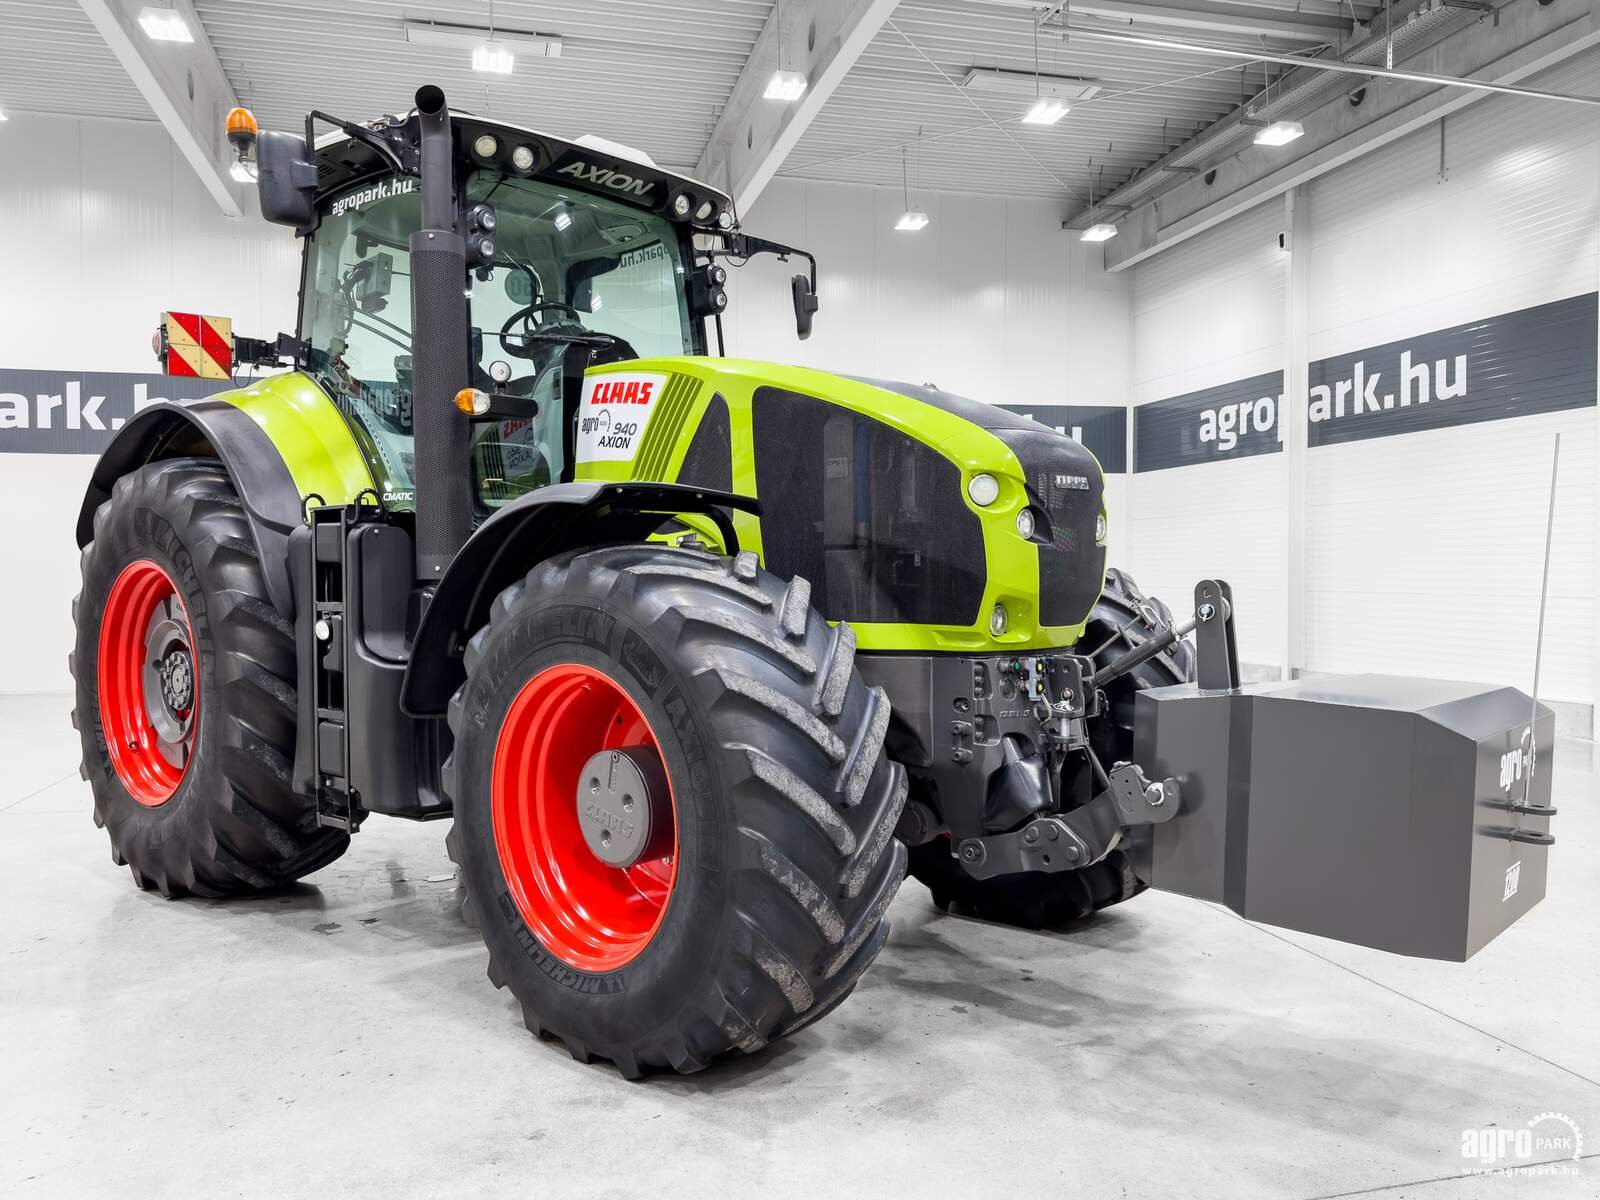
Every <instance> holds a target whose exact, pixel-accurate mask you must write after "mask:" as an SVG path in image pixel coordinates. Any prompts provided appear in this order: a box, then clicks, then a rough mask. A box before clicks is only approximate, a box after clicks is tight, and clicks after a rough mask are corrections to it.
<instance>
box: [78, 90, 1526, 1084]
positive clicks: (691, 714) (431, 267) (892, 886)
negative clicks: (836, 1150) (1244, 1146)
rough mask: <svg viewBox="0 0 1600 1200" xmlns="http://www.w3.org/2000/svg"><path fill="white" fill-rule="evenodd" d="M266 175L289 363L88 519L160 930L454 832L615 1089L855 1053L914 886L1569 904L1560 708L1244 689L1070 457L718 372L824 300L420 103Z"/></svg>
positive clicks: (471, 877) (1311, 904)
mask: <svg viewBox="0 0 1600 1200" xmlns="http://www.w3.org/2000/svg"><path fill="white" fill-rule="evenodd" d="M319 130H320V132H319ZM228 133H229V137H230V139H231V140H233V142H234V143H235V145H236V146H237V147H238V149H239V152H240V155H241V157H244V156H245V155H249V156H252V157H253V159H254V161H255V163H256V166H257V169H258V192H259V200H260V209H261V214H262V216H263V217H264V218H265V219H266V220H268V221H271V222H276V223H279V224H282V225H285V226H289V227H292V228H293V229H294V230H295V231H296V233H297V234H298V236H299V238H300V240H301V243H302V247H303V266H302V275H301V284H300V294H299V318H298V326H297V328H296V330H295V331H294V332H293V333H285V334H279V335H278V336H277V337H276V338H274V339H270V340H269V339H264V338H263V339H252V338H248V337H238V338H235V339H234V342H233V346H232V350H233V353H234V359H235V361H236V362H238V363H247V364H253V365H256V366H261V367H276V366H284V367H288V368H289V369H288V370H285V371H282V372H281V373H277V374H270V375H266V376H261V377H256V378H253V379H251V380H248V381H246V382H245V383H244V384H243V385H242V386H237V387H235V388H234V389H233V390H229V391H223V392H221V393H218V394H214V395H211V396H208V397H206V398H204V399H201V400H196V401H183V402H176V403H166V402H163V403H157V404H153V405H150V406H148V407H146V408H144V409H142V410H141V411H139V412H138V413H137V414H136V416H135V417H134V418H133V419H131V420H130V421H128V422H127V424H126V425H125V426H124V427H123V428H122V429H121V430H120V432H119V433H118V434H117V436H116V437H115V439H114V441H113V442H112V443H111V445H110V447H109V448H108V449H107V450H106V451H105V452H104V454H103V456H102V457H101V459H100V460H99V462H98V464H97V465H96V468H95V470H94V473H93V477H92V480H91V482H90V484H89V487H88V491H87V495H86V496H85V499H84V503H83V507H82V511H81V514H80V517H79V522H78V527H77V540H78V543H79V546H80V549H81V565H82V591H81V593H80V595H79V596H78V598H77V600H76V601H75V602H74V607H73V615H74V621H75V624H76V631H77V632H76V645H75V649H74V651H73V653H72V655H71V660H70V661H71V666H72V670H73V674H74V678H75V685H76V706H75V710H74V724H75V726H76V727H77V728H78V730H79V731H80V736H81V742H82V750H83V768H82V769H83V774H84V777H85V779H87V780H88V782H89V784H90V785H91V788H92V791H93V795H94V815H95V820H96V822H97V824H99V825H101V826H102V827H103V828H104V829H105V830H106V832H107V834H108V835H109V837H110V841H111V849H112V859H113V861H114V862H116V863H117V864H120V865H126V866H127V867H128V868H129V870H130V871H131V873H132V876H133V879H134V882H135V883H136V884H138V885H139V886H140V887H141V888H146V889H155V890H158V891H159V892H160V893H161V894H162V895H164V896H168V897H177V896H184V895H192V896H201V897H221V896H231V895H239V894H249V893H257V892H261V891H266V890H269V889H275V888H281V887H283V886H285V885H288V884H290V883H291V882H293V881H295V880H299V879H301V878H303V877H304V876H306V875H309V874H311V873H312V872H315V871H317V870H318V869H319V868H322V867H324V866H326V865H328V864H329V863H331V862H332V861H333V860H335V859H337V858H338V857H339V856H340V855H341V854H343V853H344V852H345V851H346V849H347V848H348V847H349V845H350V840H351V837H352V835H354V834H355V833H356V832H357V831H358V830H359V829H360V827H361V825H362V823H363V821H364V820H365V819H366V818H367V817H369V816H371V815H373V814H385V815H388V816H394V817H403V818H406V819H409V820H415V821H432V820H439V819H451V820H452V821H453V824H452V825H451V828H450V832H449V834H448V836H447V838H446V844H447V847H448V849H449V853H450V856H451V858H452V859H453V860H454V861H455V862H456V864H457V865H458V867H459V880H460V887H461V892H462V897H463V899H462V911H463V915H464V917H465V919H466V920H467V921H468V922H469V923H470V924H472V925H473V926H474V927H475V928H477V929H478V930H479V931H480V933H481V936H482V938H483V941H484V943H485V945H486V946H487V949H488V963H489V965H488V974H489V978H490V980H491V981H492V982H493V983H494V984H495V985H496V986H498V987H504V988H509V989H510V991H511V993H512V994H513V996H514V997H515V998H516V1000H517V1001H518V1002H519V1004H520V1006H521V1008H522V1011H523V1013H524V1016H525V1020H526V1024H527V1026H528V1028H529V1029H530V1030H532V1031H533V1032H534V1033H536V1034H541V1035H545V1036H549V1037H552V1038H558V1039H560V1041H561V1042H562V1043H564V1045H565V1047H566V1048H567V1050H568V1051H569V1052H570V1053H571V1054H572V1055H573V1056H574V1057H576V1058H578V1059H580V1060H583V1061H589V1060H590V1059H591V1058H601V1059H605V1060H609V1061H610V1062H612V1063H614V1064H615V1065H616V1067H617V1068H618V1069H620V1071H621V1072H622V1073H623V1074H624V1075H626V1076H628V1077H636V1076H638V1075H640V1074H643V1073H645V1072H647V1071H651V1070H660V1069H670V1070H675V1071H681V1072H686V1071H694V1070H698V1069H700V1068H703V1067H705V1066H707V1065H708V1064H709V1063H711V1062H712V1061H713V1060H716V1059H718V1058H719V1057H721V1056H723V1055H726V1054H730V1053H735V1052H747V1053H748V1052H753V1051H756V1050H758V1049H760V1048H761V1047H762V1046H764V1045H766V1044H767V1043H768V1042H769V1041H771V1040H773V1039H776V1038H779V1037H782V1036H785V1035H788V1034H791V1033H793V1032H795V1031H796V1030H799V1029H801V1028H803V1027H805V1026H807V1025H809V1024H810V1023H812V1022H814V1021H816V1020H818V1019H819V1018H821V1017H822V1016H824V1015H826V1014H827V1013H828V1012H830V1011H831V1010H832V1009H834V1008H835V1007H836V1006H838V1005H839V1004H840V1003H841V1002H843V1001H844V1000H845V998H846V997H847V996H848V995H849V994H850V992H851V990H852V989H853V988H854V987H855V985H856V984H857V982H858V981H859V980H860V979H861V977H862V974H863V972H864V971H866V969H867V967H868V966H869V964H871V963H872V961H873V959H874V958H875V957H876V956H877V955H878V953H879V952H880V950H882V948H883V946H884V942H885V939H886V937H887V935H888V929H889V923H888V920H887V913H888V911H889V907H890V902H891V901H892V900H893V899H894V897H895V894H896V891H897V889H898V888H899V886H900V883H901V881H902V879H903V877H904V876H905V875H906V874H907V873H908V871H909V873H910V874H911V875H912V876H914V877H916V878H917V879H919V880H921V881H922V882H923V883H925V884H926V885H927V886H928V888H929V889H930V891H931V893H932V897H933V900H934V903H935V904H936V905H938V906H939V907H941V908H945V909H949V910H953V911H957V912H964V913H968V914H970V915H974V916H977V917H981V918H986V919H990V920H995V921H1004V922H1010V923H1014V924H1020V925H1025V926H1031V927H1039V926H1044V925H1055V924H1059V923H1063V922H1070V921H1073V920H1076V919H1078V918H1082V917H1085V916H1087V915H1088V914H1090V913H1092V912H1094V911H1095V910H1097V909H1101V908H1104V907H1105V906H1108V905H1113V904H1118V903H1121V902H1123V901H1126V900H1128V899H1129V898H1130V897H1132V896H1134V895H1135V894H1137V893H1138V892H1140V891H1142V890H1143V889H1144V888H1146V887H1147V886H1155V887H1164V888H1168V889H1171V890H1175V891H1180V892H1184V893H1187V894H1190V895H1195V896H1201V897H1205V898H1208V899H1213V900H1216V901H1219V902H1221V903H1225V904H1227V905H1228V906H1229V907H1231V908H1233V909H1234V910H1235V911H1237V912H1240V913H1241V914H1243V915H1245V916H1247V917H1250V918H1252V919H1257V920H1262V921H1267V922H1271V923H1275V924H1279V925H1283V926H1287V927H1289V928H1294V929H1301V930H1307V931H1310V932H1313V933H1319V934H1323V935H1325V936H1330V937H1336V938H1342V939H1344V940H1346V941H1352V942H1358V943H1362V944H1367V945H1373V946H1379V947H1382V948H1384V949H1389V950H1393V951H1396V952H1399V953H1406V954H1415V955H1423V956H1429V957H1437V958H1447V959H1462V958H1465V957H1466V956H1467V955H1469V954H1471V953H1473V952H1474V951H1475V950H1476V949H1478V948H1479V947H1480V946H1481V945H1483V944H1484V943H1485V942H1487V941H1488V940H1489V939H1490V938H1492V937H1494V936H1496V935H1497V934H1498V933H1499V932H1501V931H1502V930H1503V929H1505V928H1506V927H1507V926H1509V925H1510V924H1511V922H1512V921H1513V920H1514V919H1515V918H1516V917H1517V916H1519V915H1520V914H1521V913H1523V912H1525V911H1527V909H1529V908H1530V907H1532V905H1533V904H1534V903H1536V902H1537V901H1538V899H1539V898H1540V897H1542V895H1543V891H1544V871H1545V855H1546V847H1547V846H1548V844H1549V842H1550V840H1551V839H1550V836H1549V834H1548V832H1547V830H1548V824H1549V819H1550V816H1551V815H1552V813H1553V809H1551V808H1550V806H1549V804H1548V799H1549V794H1550V785H1549V773H1548V771H1547V770H1541V769H1537V767H1538V764H1539V762H1540V759H1541V756H1542V757H1543V758H1544V759H1545V761H1548V750H1549V746H1550V742H1551V734H1552V718H1551V714H1550V712H1549V710H1548V709H1545V708H1543V707H1541V706H1537V705H1533V704H1530V702H1529V701H1528V699H1527V697H1525V696H1523V695H1521V693H1518V692H1515V691H1513V690H1512V689H1508V688H1482V687H1475V686H1472V685H1464V684H1444V683H1433V682H1429V681H1418V680H1396V679H1389V678H1385V677H1375V676H1361V677H1355V678H1343V679H1333V680H1328V679H1301V680H1292V681H1287V682H1279V683H1271V684H1249V685H1242V684H1241V682H1240V678H1239V664H1238V660H1237V654H1236V650H1235V646H1234V633H1233V630H1234V625H1233V621H1234V606H1233V596H1232V592H1231V589H1230V588H1229V587H1228V585H1227V584H1226V583H1224V582H1222V581H1220V580H1215V579H1207V580H1202V581H1200V582H1199V583H1198V584H1197V585H1196V591H1195V598H1194V607H1193V611H1192V613H1191V612H1187V611H1186V612H1185V615H1184V616H1183V618H1182V619H1181V620H1179V619H1177V618H1175V617H1174V615H1173V613H1172V612H1171V611H1170V610H1169V609H1168V608H1167V607H1166V606H1165V605H1163V604H1161V603H1160V602H1158V601H1156V600H1154V599H1152V598H1150V597H1147V596H1145V595H1143V594H1142V593H1141V592H1140V591H1139V589H1138V588H1137V587H1136V586H1135V585H1134V583H1133V582H1132V580H1131V579H1129V578H1128V577H1127V576H1126V575H1125V574H1123V573H1121V572H1119V571H1116V570H1107V568H1106V516H1105V509H1104V504H1103V491H1104V481H1103V478H1102V475H1101V471H1100V467H1099V464H1098V463H1097V462H1096V460H1095V458H1094V457H1093V456H1092V455H1091V454H1090V453H1089V452H1088V451H1087V450H1086V449H1085V448H1084V447H1083V446H1082V445H1080V444H1079V443H1078V442H1077V441H1075V440H1073V439H1072V438H1070V437H1067V436H1065V435H1064V434H1061V433H1058V432H1056V431H1053V430H1050V429H1047V428H1044V427H1043V426H1040V425H1037V424H1035V423H1034V422H1032V421H1030V420H1027V419H1025V418H1023V417H1020V416H1015V415H1012V414H1011V413H1009V412H1006V411H1004V410H1002V409H1000V408H997V407H994V406H991V405H989V404H985V403H981V402H977V401H973V400H968V399H963V398H961V397H958V396H954V395H951V394H948V393H946V392H943V391H941V390H939V389H937V388H936V387H933V386H916V385H907V384H902V383H895V382H889V381H884V380H878V379H868V378H854V377H845V376H840V375H833V374H827V373H824V372H821V371H815V370H808V369H801V368H797V367H785V366H777V365H773V364H770V363H760V362H751V361H744V360H740V359H735V358H729V357H725V356H723V355H722V353H721V350H722V322H721V317H722V314H723V312H724V310H725V309H726V307H727V305H728V293H727V291H726V289H725V284H726V282H727V279H728V269H729V268H730V267H733V268H737V267H738V266H739V265H740V264H742V263H743V262H744V261H745V260H747V259H749V258H750V257H752V256H754V255H776V256H777V257H778V258H779V259H781V260H783V261H791V260H797V261H800V262H804V263H805V264H807V269H805V270H800V271H797V272H796V273H795V274H794V275H793V276H792V278H791V283H790V290H791V293H792V295H791V298H792V301H793V306H794V313H795V322H796V332H797V334H798V335H799V336H800V337H805V336H806V335H807V334H808V333H809V331H810V329H811V325H812V322H813V320H814V317H815V314H816V312H817V308H818V302H817V286H816V281H817V264H816V261H815V259H814V258H812V257H811V256H810V255H809V254H807V253H806V252H805V251H803V250H801V249H798V248H795V247H791V246H787V245H783V244H781V243H777V242H772V241H768V240H765V239H762V238H760V237H757V236H755V235H753V234H749V233H746V232H745V231H744V230H743V228H742V226H741V224H740V221H739V219H738V215H737V214H736V213H735V211H734V209H733V206H732V204H731V202H730V200H729V197H728V196H726V195H725V194H723V193H722V192H720V191H718V190H717V189H716V188H713V187H710V186H707V185H706V184H703V183H700V182H697V181H695V180H693V179H689V178H685V177H682V176H679V175H677V174H674V173H672V172H669V171H666V170H663V169H661V168H659V167H658V166H656V165H655V164H654V163H653V162H652V161H651V160H650V159H649V158H648V156H646V155H644V154H642V153H640V152H638V151H634V150H631V149H629V148H627V147H624V146H620V145H618V144H615V143H611V142H607V141H604V140H601V139H597V138H590V137H584V138H579V139H578V140H575V141H568V140H564V139H562V138H558V137H553V136H551V135H549V134H545V133H539V132H535V131H533V130H529V129H524V128H520V127H518V126H514V125H511V124H507V123H504V122H500V121H491V120H486V119H480V118H477V117H474V116H470V115H467V114H465V113H460V112H452V111H451V110H450V108H449V107H448V106H447V104H446V101H445V97H444V94H443V93H442V91H441V90H440V89H439V88H437V87H432V86H428V87H423V88H422V89H421V90H420V91H418V92H417V94H416V103H415V108H414V110H413V111H411V112H409V113H408V114H406V115H405V116H402V117H396V116H385V117H381V118H379V119H376V120H373V121H369V122H360V123H358V122H352V121H347V120H343V119H340V118H337V117H333V116H330V115H328V114H325V113H321V112H313V113H311V114H310V115H309V116H308V117H307V118H306V121H305V127H304V130H303V131H301V132H285V131H258V129H257V128H256V124H255V121H254V118H253V117H252V116H250V114H248V113H246V112H244V111H243V110H236V111H235V112H234V113H233V114H230V119H229V127H228ZM713 332H714V333H715V335H716V342H717V351H718V352H717V353H715V354H713V353H711V352H710V349H711V347H710V337H711V334H712V333H713ZM1508 764H1509V766H1508Z"/></svg>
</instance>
